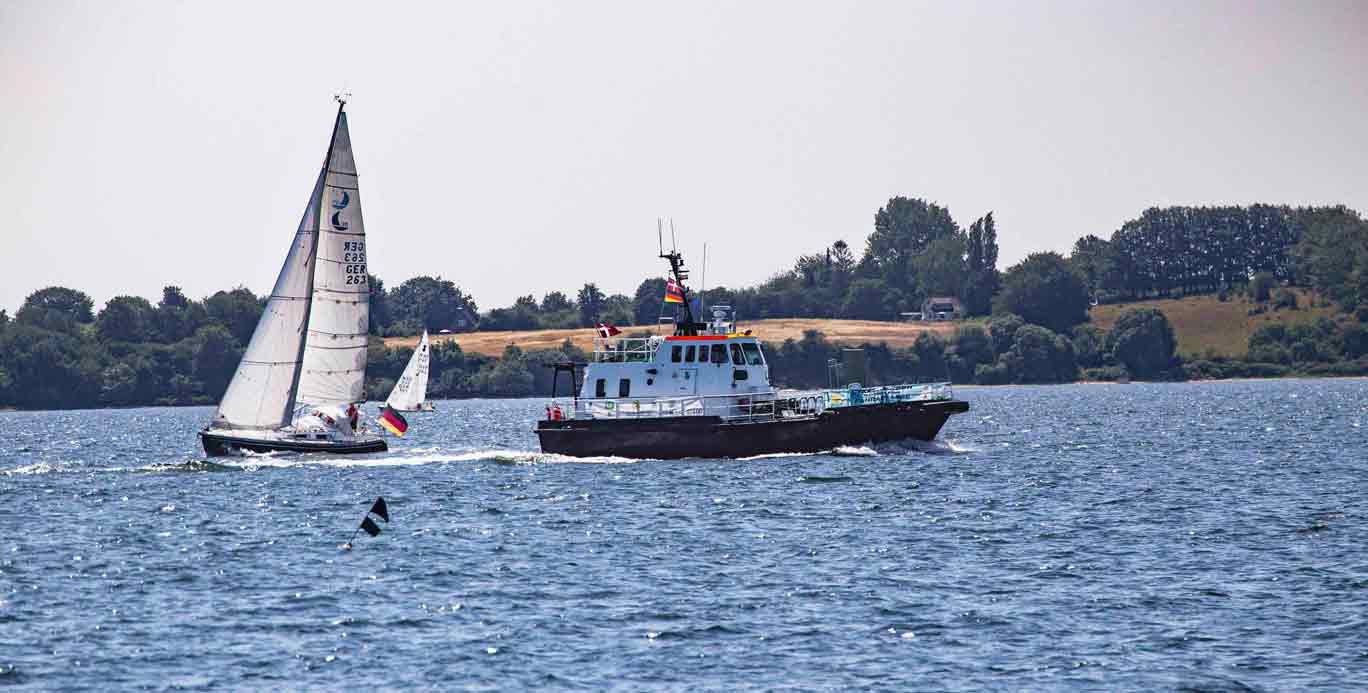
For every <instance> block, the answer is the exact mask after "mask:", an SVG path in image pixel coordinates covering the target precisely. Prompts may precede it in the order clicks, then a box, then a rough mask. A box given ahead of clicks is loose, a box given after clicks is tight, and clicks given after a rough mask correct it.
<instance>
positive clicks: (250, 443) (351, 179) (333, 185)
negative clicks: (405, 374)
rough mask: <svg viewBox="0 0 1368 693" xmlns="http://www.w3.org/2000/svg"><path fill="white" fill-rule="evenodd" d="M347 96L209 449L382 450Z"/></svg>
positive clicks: (206, 435)
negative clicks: (375, 424) (366, 387)
mask: <svg viewBox="0 0 1368 693" xmlns="http://www.w3.org/2000/svg"><path fill="white" fill-rule="evenodd" d="M345 107H346V101H345V100H344V99H342V98H340V97H339V98H338V108H337V118H336V120H335V121H334V123H333V131H332V139H331V140H329V144H328V153H327V156H326V157H324V160H323V167H322V169H321V170H320V171H319V173H318V181H317V182H316V183H314V187H313V193H312V194H311V195H310V196H309V204H308V206H307V207H305V209H304V218H303V219H302V220H300V222H299V229H298V230H297V231H296V232H295V237H294V242H293V243H292V244H291V245H290V251H289V253H288V254H287V255H286V256H285V264H284V266H283V267H281V269H280V275H279V276H278V277H277V278H276V283H275V287H274V288H273V289H272V290H271V296H270V298H269V299H268V300H267V302H266V310H265V311H263V312H262V314H261V319H260V320H259V321H258V322H257V326H256V331H255V332H253V333H252V339H251V341H250V342H249V343H248V345H247V350H246V351H245V352H244V353H243V355H242V361H241V362H239V363H238V368H237V372H235V373H234V374H233V379H232V381H231V382H230V383H229V384H228V390H227V391H226V392H225V393H224V395H223V401H221V402H220V403H219V407H218V411H217V413H215V415H214V418H213V420H212V421H211V422H210V423H209V425H208V426H207V427H206V428H205V429H204V430H202V431H200V433H199V435H200V440H201V442H202V443H203V444H204V451H205V452H206V453H208V454H210V455H225V454H231V453H233V452H235V451H243V450H247V451H252V452H272V451H285V452H329V453H365V452H383V451H384V450H386V449H387V447H388V446H386V444H385V441H384V439H382V438H381V437H380V436H379V435H377V434H376V433H373V432H371V431H369V430H367V428H366V426H365V424H364V422H363V419H362V417H361V416H360V413H359V409H358V407H357V404H358V403H360V402H362V401H363V399H364V395H363V380H364V378H365V373H366V346H367V326H368V316H369V310H370V287H369V286H368V284H367V275H366V232H365V226H364V224H363V223H362V219H361V196H360V190H359V189H358V188H357V177H356V163H355V161H354V160H353V157H352V145H351V137H350V135H349V134H348V130H347V114H346V113H345V112H344V109H345Z"/></svg>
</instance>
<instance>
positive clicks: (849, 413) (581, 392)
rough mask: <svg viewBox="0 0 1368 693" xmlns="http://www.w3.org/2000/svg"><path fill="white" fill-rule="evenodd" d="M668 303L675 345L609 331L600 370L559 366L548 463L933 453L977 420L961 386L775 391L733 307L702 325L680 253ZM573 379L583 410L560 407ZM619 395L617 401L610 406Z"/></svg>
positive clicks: (595, 364) (598, 349) (545, 445)
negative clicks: (965, 417) (961, 420)
mask: <svg viewBox="0 0 1368 693" xmlns="http://www.w3.org/2000/svg"><path fill="white" fill-rule="evenodd" d="M661 257H663V258H666V259H668V260H669V262H670V272H671V278H670V280H669V281H668V282H667V283H666V289H665V291H666V295H665V301H666V302H667V303H676V304H680V308H681V309H682V312H683V317H682V319H677V320H676V322H675V331H674V334H673V335H671V336H659V335H656V336H650V337H619V336H618V334H619V333H620V331H619V330H617V329H616V328H613V327H611V326H608V325H603V326H600V328H599V335H598V337H597V338H596V339H595V340H594V353H593V358H592V361H591V362H590V363H589V364H588V367H587V369H586V370H585V374H584V385H583V387H582V388H581V387H580V385H579V383H578V382H577V372H576V366H577V364H559V365H558V366H557V371H556V376H557V377H556V378H555V379H554V380H553V384H552V393H551V396H552V398H553V401H552V403H551V405H550V406H548V407H547V411H546V413H547V418H546V419H544V420H542V421H539V422H537V437H538V438H539V439H540V440H541V448H542V450H543V451H545V452H552V453H558V454H562V455H571V456H576V457H596V456H618V457H632V458H656V459H671V458H681V457H750V456H754V455H763V454H771V453H783V452H800V453H802V452H821V451H824V450H831V449H833V448H837V447H840V446H844V445H860V444H864V443H880V442H888V441H896V440H905V439H909V438H911V439H915V440H921V441H930V440H932V439H933V438H935V437H936V434H937V433H939V432H940V429H941V427H942V426H944V425H945V422H946V420H948V419H949V418H950V416H951V415H953V414H958V413H961V412H966V411H968V410H969V403H968V402H964V401H961V400H956V399H954V397H953V394H952V392H951V389H950V383H933V384H926V385H912V384H905V385H891V386H885V387H874V388H864V387H861V386H859V385H855V384H852V385H850V386H848V387H846V388H841V389H829V390H812V391H805V392H799V391H787V390H776V389H775V388H774V387H773V386H772V385H771V384H770V379H769V366H768V365H767V364H766V361H765V357H764V353H763V352H762V351H761V348H760V346H761V345H760V340H759V339H757V338H756V337H754V336H752V335H751V333H750V331H749V330H747V331H745V332H742V333H738V332H737V331H736V325H735V322H734V318H733V316H731V315H730V309H729V308H728V307H726V306H718V307H715V308H714V310H713V320H712V321H711V322H708V323H699V322H695V321H694V318H693V313H692V311H691V309H690V300H689V295H688V290H687V289H685V288H684V280H685V279H686V278H687V273H686V272H685V271H684V269H683V265H684V262H683V258H682V257H681V256H680V254H679V253H678V252H677V251H674V252H671V253H669V254H664V253H662V255H661ZM564 371H569V373H570V380H571V395H572V399H570V400H569V401H566V400H556V399H554V398H555V397H556V392H555V387H556V383H558V382H559V377H558V376H559V375H560V373H561V372H564ZM613 394H615V395H616V396H615V397H614V396H611V395H613Z"/></svg>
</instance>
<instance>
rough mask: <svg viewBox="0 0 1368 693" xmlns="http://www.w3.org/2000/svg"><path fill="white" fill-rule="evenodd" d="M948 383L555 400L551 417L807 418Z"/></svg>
mask: <svg viewBox="0 0 1368 693" xmlns="http://www.w3.org/2000/svg"><path fill="white" fill-rule="evenodd" d="M953 396H954V395H953V393H952V392H951V388H950V383H928V384H919V385H913V384H903V385H885V386H879V387H869V388H865V387H849V388H841V389H827V390H808V391H784V392H779V391H776V390H768V391H765V392H754V393H747V394H727V395H685V396H679V397H645V398H630V397H628V398H598V399H575V400H572V401H569V402H566V401H563V400H555V401H553V402H552V404H551V407H550V408H551V409H553V410H554V411H555V414H554V415H553V416H554V417H555V418H570V419H637V418H661V417H676V416H716V417H719V418H721V419H723V420H725V421H728V422H733V423H736V422H740V423H745V422H755V421H770V420H774V419H781V418H782V419H791V418H808V417H815V416H818V415H820V414H821V413H822V412H824V411H826V410H828V409H839V408H842V407H858V406H867V405H873V404H893V403H898V402H919V401H924V402H933V401H940V400H948V399H951V398H952V397H953Z"/></svg>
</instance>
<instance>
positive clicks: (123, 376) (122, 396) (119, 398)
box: [100, 303, 152, 407]
mask: <svg viewBox="0 0 1368 693" xmlns="http://www.w3.org/2000/svg"><path fill="white" fill-rule="evenodd" d="M148 305H149V306H151V305H152V304H150V303H149V304H148ZM101 376H102V378H101V380H102V383H101V386H100V403H102V404H109V405H113V406H116V407H117V406H125V405H130V404H137V395H138V373H137V371H135V370H134V369H133V367H132V366H130V365H128V364H126V363H116V364H114V365H112V366H110V367H108V368H106V369H104V372H103V373H102V374H101Z"/></svg>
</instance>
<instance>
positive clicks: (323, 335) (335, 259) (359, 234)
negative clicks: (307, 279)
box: [298, 113, 370, 406]
mask: <svg viewBox="0 0 1368 693" xmlns="http://www.w3.org/2000/svg"><path fill="white" fill-rule="evenodd" d="M331 151H332V156H331V157H330V159H329V161H328V164H327V172H326V176H325V180H324V185H323V199H322V204H321V208H322V213H321V214H320V215H319V217H320V218H319V233H318V259H317V261H316V264H315V265H314V283H313V307H312V309H311V310H310V312H309V324H308V328H309V329H308V335H307V337H306V338H305V342H304V364H303V367H304V371H303V373H302V374H301V375H300V378H299V395H298V400H299V404H301V405H312V406H319V405H337V404H347V403H349V402H360V401H362V400H363V399H364V392H363V381H364V379H365V375H366V344H367V334H368V330H369V317H370V287H369V285H368V284H367V281H368V277H367V274H366V252H367V248H366V227H365V224H364V223H363V221H362V219H361V193H360V190H358V189H357V177H356V162H355V161H354V160H353V158H352V146H351V137H350V136H349V135H348V133H347V114H346V113H339V114H338V118H337V127H336V129H335V130H334V131H333V141H332V147H331Z"/></svg>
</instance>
